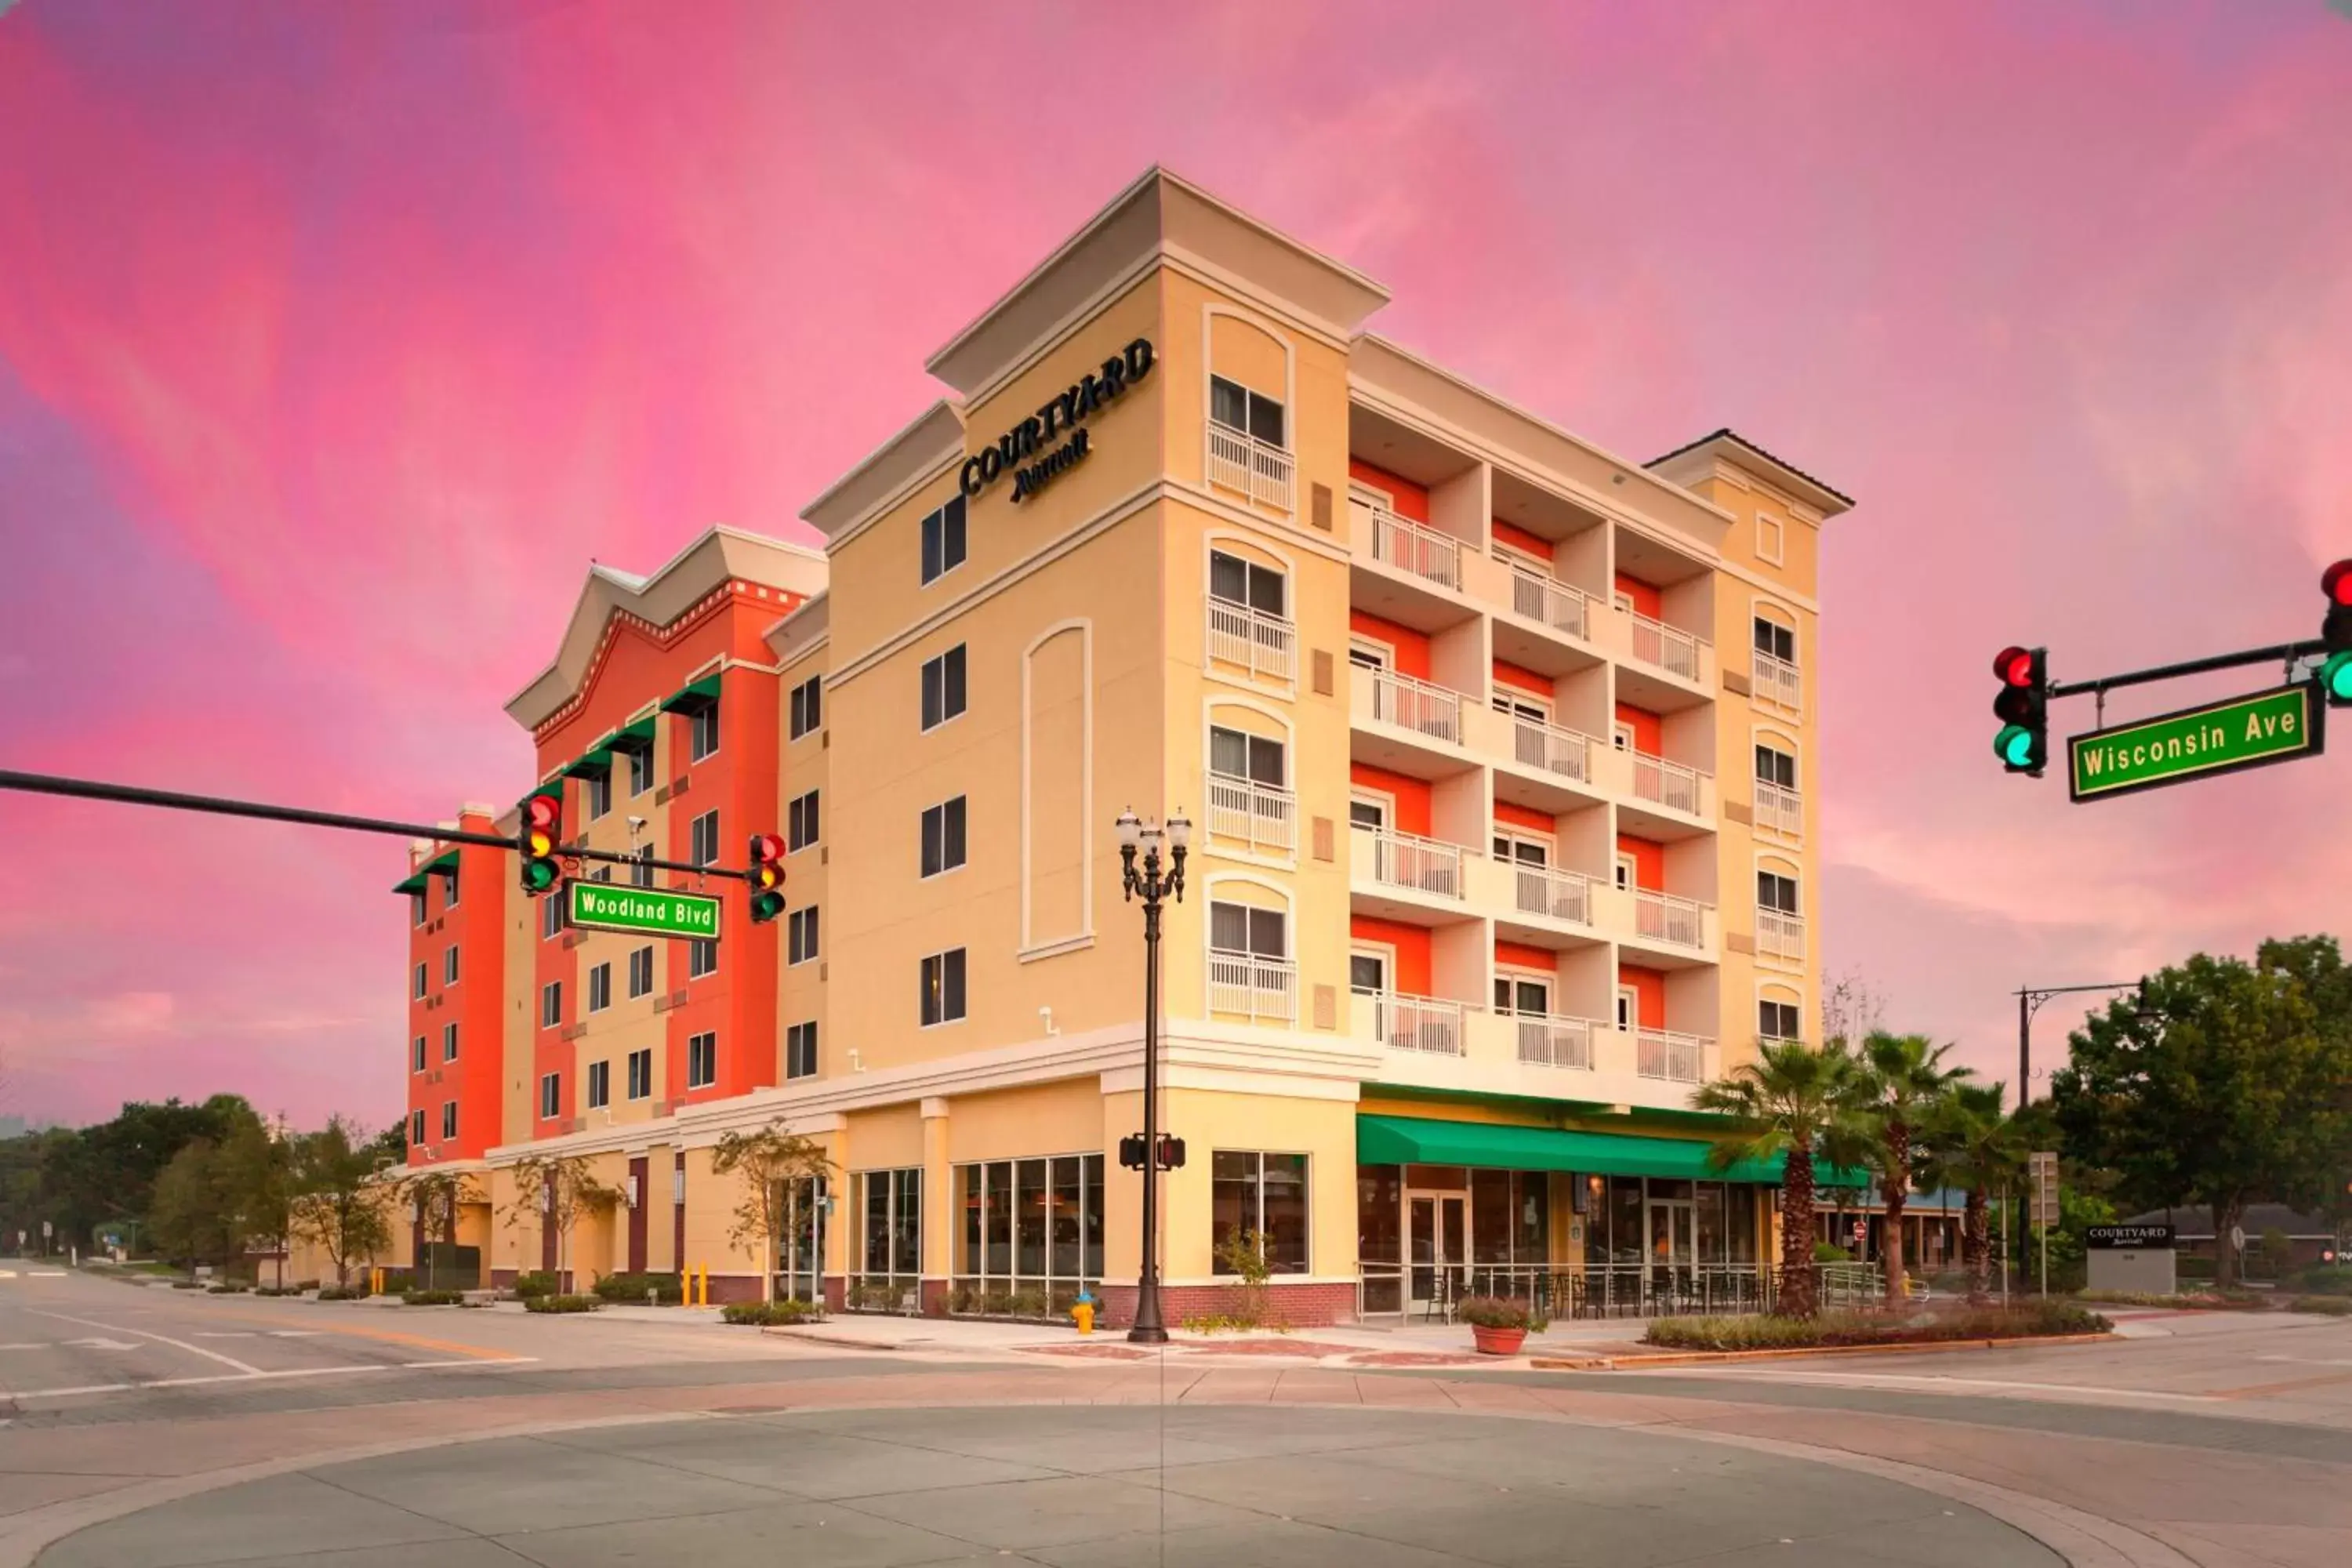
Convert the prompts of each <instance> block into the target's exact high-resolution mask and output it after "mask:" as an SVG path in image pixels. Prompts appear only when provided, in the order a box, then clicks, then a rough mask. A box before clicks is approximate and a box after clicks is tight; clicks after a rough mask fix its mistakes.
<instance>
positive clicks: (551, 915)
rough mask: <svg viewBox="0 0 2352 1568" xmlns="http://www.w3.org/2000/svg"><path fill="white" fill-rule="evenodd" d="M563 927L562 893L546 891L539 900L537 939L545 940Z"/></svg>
mask: <svg viewBox="0 0 2352 1568" xmlns="http://www.w3.org/2000/svg"><path fill="white" fill-rule="evenodd" d="M562 929H563V895H562V893H548V894H546V895H544V896H542V897H541V899H540V900H539V940H540V941H541V942H545V941H546V940H547V939H548V938H549V937H551V936H553V935H554V934H555V933H556V932H557V931H562Z"/></svg>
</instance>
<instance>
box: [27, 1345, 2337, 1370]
mask: <svg viewBox="0 0 2352 1568" xmlns="http://www.w3.org/2000/svg"><path fill="white" fill-rule="evenodd" d="M7 1348H8V1347H7V1346H6V1345H0V1351H5V1350H6V1349H7ZM2254 1359H2255V1360H2256V1361H2285V1362H2293V1363H2294V1364H2295V1365H2297V1366H2352V1361H2347V1360H2344V1359H2342V1358H2340V1357H2314V1356H2304V1355H2258V1356H2256V1357H2255V1358H2254Z"/></svg>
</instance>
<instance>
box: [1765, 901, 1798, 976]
mask: <svg viewBox="0 0 2352 1568" xmlns="http://www.w3.org/2000/svg"><path fill="white" fill-rule="evenodd" d="M1756 955H1757V956H1758V957H1759V958H1778V959H1783V960H1785V961H1787V962H1788V963H1803V962H1804V961H1805V917H1804V916H1802V915H1790V914H1783V913H1781V912H1780V910H1757V911H1756Z"/></svg>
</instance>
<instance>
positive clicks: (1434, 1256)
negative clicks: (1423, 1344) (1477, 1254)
mask: <svg viewBox="0 0 2352 1568" xmlns="http://www.w3.org/2000/svg"><path fill="white" fill-rule="evenodd" d="M1405 1230H1406V1236H1405V1241H1406V1247H1407V1250H1406V1252H1405V1257H1406V1258H1407V1259H1409V1260H1410V1263H1411V1267H1410V1268H1407V1269H1406V1271H1405V1273H1406V1279H1407V1281H1408V1284H1409V1287H1410V1289H1411V1294H1412V1300H1410V1302H1409V1303H1408V1307H1409V1309H1410V1310H1412V1311H1415V1312H1425V1311H1427V1310H1429V1309H1430V1307H1431V1306H1432V1305H1433V1304H1435V1303H1438V1302H1444V1301H1454V1300H1460V1299H1461V1296H1462V1290H1463V1287H1464V1285H1465V1283H1466V1282H1467V1279H1466V1276H1467V1274H1468V1270H1469V1264H1470V1194H1467V1193H1459V1192H1455V1193H1442V1192H1441V1193H1425V1192H1411V1193H1407V1194H1405Z"/></svg>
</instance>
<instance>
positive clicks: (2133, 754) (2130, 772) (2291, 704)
mask: <svg viewBox="0 0 2352 1568" xmlns="http://www.w3.org/2000/svg"><path fill="white" fill-rule="evenodd" d="M2326 711H2327V710H2326V706H2325V705H2324V704H2323V703H2322V702H2321V701H2320V700H2319V689H2318V688H2317V687H2315V686H2312V685H2308V684H2303V685H2295V686H2280V687H2274V688H2273V689H2270V690H2268V691H2257V692H2254V693H2252V695H2251V696H2246V697H2232V698H2231V699H2230V700H2228V701H2226V702H2213V703H2208V704H2207V705H2206V706H2204V707H2202V708H2190V709H2186V710H2182V711H2180V712H2179V713H2164V714H2159V715H2158V716H2157V717H2156V718H2153V719H2142V720H2139V721H2136V722H2134V723H2130V724H2121V725H2117V726H2116V728H2114V729H2112V730H2095V731H2092V732H2091V733H2089V734H2087V735H2071V736H2069V737H2067V740H2066V789H2067V795H2068V796H2069V798H2071V799H2074V800H2104V799H2105V798H2106V797H2107V796H2109V795H2128V794H2130V793H2131V792H2132V791H2134V790H2142V789H2154V788H2156V787H2157V786H2158V785H2160V784H2181V783H2184V782H2186V781H2187V780H2189V779H2198V778H2209V777H2210V776H2211V775H2213V774H2215V773H2235V772H2236V771H2238V770H2239V769H2241V768H2258V767H2262V766H2263V765H2265V764H2267V763H2287V762H2293V761H2294V759H2295V758H2297V757H2315V756H2317V755H2318V754H2319V753H2320V752H2321V751H2322V750H2323V749H2324V747H2325V742H2326V724H2325V716H2326Z"/></svg>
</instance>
